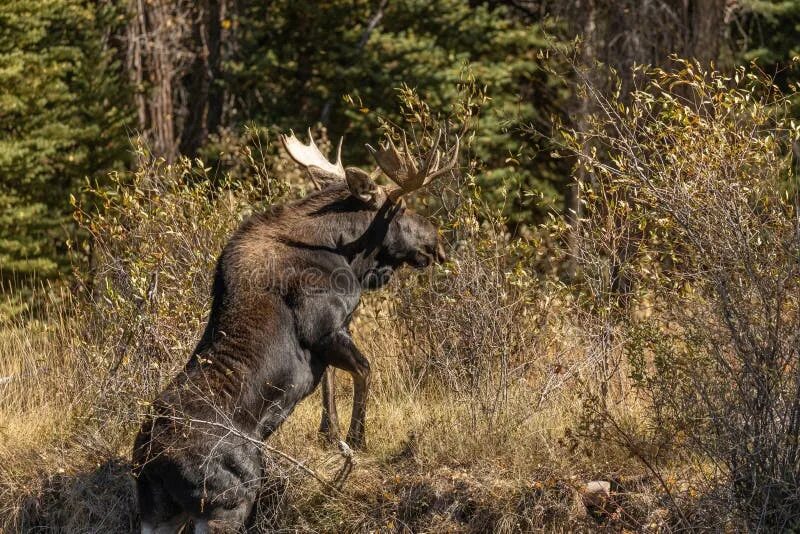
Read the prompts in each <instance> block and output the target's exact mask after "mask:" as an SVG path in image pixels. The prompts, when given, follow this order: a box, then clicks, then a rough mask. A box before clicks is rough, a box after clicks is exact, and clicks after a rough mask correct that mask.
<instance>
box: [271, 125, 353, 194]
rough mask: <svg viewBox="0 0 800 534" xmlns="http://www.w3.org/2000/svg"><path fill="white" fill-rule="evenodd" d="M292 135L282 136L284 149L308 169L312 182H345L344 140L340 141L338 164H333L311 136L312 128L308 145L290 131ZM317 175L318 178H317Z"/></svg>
mask: <svg viewBox="0 0 800 534" xmlns="http://www.w3.org/2000/svg"><path fill="white" fill-rule="evenodd" d="M289 134H290V135H281V136H280V139H281V142H282V143H283V147H284V148H285V149H286V152H288V153H289V156H291V158H292V159H293V160H295V161H296V162H297V163H299V164H300V165H302V166H303V167H305V168H306V171H308V173H309V175H311V179H312V181H314V182H316V179H315V178H320V179H321V180H323V181H325V180H336V179H341V180H344V178H345V173H344V167H343V166H342V140H343V139H342V138H340V139H339V146H338V148H337V152H336V163H333V162H331V161H329V160H328V158H326V157H325V156H324V155H323V154H322V152H320V150H319V147H318V146H317V143H316V141H314V137H313V136H312V135H311V128H309V129H308V144H305V143H303V142H301V141H300V140H299V139H297V136H296V135H295V134H294V131H292V130H289ZM315 175H316V176H315Z"/></svg>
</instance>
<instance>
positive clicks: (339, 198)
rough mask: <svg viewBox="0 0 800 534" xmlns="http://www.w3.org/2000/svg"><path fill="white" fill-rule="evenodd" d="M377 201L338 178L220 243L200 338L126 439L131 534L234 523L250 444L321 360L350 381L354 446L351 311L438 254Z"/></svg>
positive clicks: (425, 234) (280, 415) (245, 494)
mask: <svg viewBox="0 0 800 534" xmlns="http://www.w3.org/2000/svg"><path fill="white" fill-rule="evenodd" d="M352 187H353V185H352V184H351V185H350V188H352ZM378 193H380V194H377V195H375V196H374V198H373V200H374V202H365V201H364V200H362V199H359V198H356V197H355V196H354V195H353V194H351V190H350V189H349V188H348V186H347V185H345V184H344V183H342V182H337V183H335V184H333V185H331V186H329V187H328V188H326V189H324V190H322V191H320V192H317V193H314V194H312V195H310V196H308V197H306V198H305V199H303V200H300V201H298V202H295V203H292V204H289V205H286V206H279V207H276V208H274V209H272V210H271V211H270V212H269V213H265V214H260V215H254V216H252V217H251V218H249V219H248V220H247V221H245V222H244V223H243V224H242V225H241V227H240V228H239V229H238V230H237V231H236V232H235V233H234V235H233V236H232V237H231V239H230V241H229V242H228V244H227V245H226V246H225V248H224V250H223V252H222V254H221V255H220V258H219V260H218V262H217V268H216V274H215V279H214V287H213V303H212V309H211V314H210V316H209V320H208V325H207V327H206V330H205V332H204V334H203V336H202V339H201V340H200V342H199V343H198V345H197V347H196V349H195V351H194V353H193V354H192V355H191V357H190V359H189V361H188V363H187V364H186V366H185V368H184V370H183V371H182V372H181V373H180V374H179V375H178V376H177V377H176V378H175V379H174V380H173V381H172V382H171V383H170V384H169V385H168V386H167V387H166V389H165V390H164V391H163V392H162V393H161V394H160V395H159V396H158V398H157V399H156V400H155V401H154V403H153V408H152V411H151V414H150V415H149V416H148V417H147V418H146V420H145V421H144V423H143V425H142V427H141V430H140V432H139V434H138V436H137V437H136V441H135V444H134V451H133V460H134V473H135V475H136V478H137V487H138V494H139V504H140V511H141V517H142V528H143V531H148V532H150V531H157V532H173V531H175V530H176V529H177V528H179V527H180V525H181V524H183V523H184V522H185V521H186V520H187V519H191V520H193V521H194V523H195V525H196V529H197V531H205V530H208V529H210V530H213V531H227V530H237V529H240V528H242V527H243V525H245V524H246V523H247V521H248V517H249V516H250V515H251V513H252V511H253V503H254V501H255V498H256V494H257V492H258V488H259V481H260V479H261V477H262V474H263V465H262V460H261V447H260V444H261V442H262V441H263V440H265V439H266V438H267V437H268V436H269V435H270V434H271V433H272V432H274V431H275V429H276V428H277V427H278V426H279V425H280V424H281V423H282V422H283V421H284V420H285V419H286V417H288V415H289V414H290V413H291V412H292V410H293V409H294V407H295V406H296V404H297V403H298V402H299V401H300V400H302V399H303V398H304V397H306V396H307V395H308V394H309V393H311V392H312V391H313V390H314V388H315V387H316V386H317V384H318V383H319V382H320V380H321V378H322V377H323V374H324V373H325V371H326V369H327V368H328V366H333V367H336V368H340V369H343V370H346V371H348V372H349V373H351V374H352V376H353V378H354V390H355V394H354V397H355V400H354V416H353V419H354V421H357V420H360V421H361V422H360V423H355V427H353V426H351V431H350V434H349V439H350V440H351V441H352V442H353V443H354V444H355V445H356V446H358V445H361V444H363V411H364V409H365V403H366V393H367V387H368V378H369V362H368V361H367V359H366V358H365V357H364V356H363V355H362V354H361V352H360V351H359V350H358V348H357V347H356V346H355V344H354V343H353V341H352V339H351V338H350V335H349V331H348V325H349V322H350V317H351V314H352V313H353V311H354V310H355V308H356V307H357V305H358V303H359V300H360V296H361V292H362V291H363V290H365V289H372V288H376V287H380V286H381V285H383V284H385V283H386V282H387V281H388V280H389V277H390V275H391V273H392V272H393V270H394V269H395V268H397V267H399V266H401V265H402V264H411V265H413V266H415V267H418V268H421V267H425V266H427V265H429V264H430V263H431V261H432V260H435V259H441V257H442V251H441V247H440V245H439V243H438V239H437V232H436V229H435V228H434V226H433V225H431V224H430V223H429V222H428V221H426V220H425V219H424V218H422V217H420V216H419V215H416V214H414V213H412V212H411V211H410V210H406V209H405V208H404V206H403V205H402V203H395V202H393V201H391V200H387V195H386V194H385V193H383V192H382V191H378ZM334 413H335V412H334ZM323 426H324V425H323Z"/></svg>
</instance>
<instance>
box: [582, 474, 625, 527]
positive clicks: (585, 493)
mask: <svg viewBox="0 0 800 534" xmlns="http://www.w3.org/2000/svg"><path fill="white" fill-rule="evenodd" d="M578 493H579V494H580V499H581V502H582V503H583V506H584V507H585V508H586V512H587V513H588V514H589V515H591V516H592V517H594V518H595V519H602V518H606V517H609V516H611V515H612V514H614V513H615V512H616V511H617V505H616V504H615V503H614V502H613V499H612V497H611V482H608V481H605V480H593V481H591V482H587V483H586V484H585V485H584V486H583V487H582V488H581V489H580V490H579V491H578Z"/></svg>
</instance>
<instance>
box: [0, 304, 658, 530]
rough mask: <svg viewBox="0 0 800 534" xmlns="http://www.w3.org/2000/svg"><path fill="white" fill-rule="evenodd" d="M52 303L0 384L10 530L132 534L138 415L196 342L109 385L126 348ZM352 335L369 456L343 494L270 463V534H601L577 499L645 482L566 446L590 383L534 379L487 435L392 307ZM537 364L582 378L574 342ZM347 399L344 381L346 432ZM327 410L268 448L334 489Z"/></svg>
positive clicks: (514, 395) (124, 372) (652, 503)
mask: <svg viewBox="0 0 800 534" xmlns="http://www.w3.org/2000/svg"><path fill="white" fill-rule="evenodd" d="M53 301H54V302H56V304H54V309H53V310H51V313H50V314H49V317H51V320H50V321H48V322H35V321H34V322H28V323H25V324H18V325H16V326H10V327H7V328H6V329H4V330H3V334H2V336H0V350H2V358H0V365H1V366H2V367H0V374H2V375H3V376H13V377H14V379H13V381H11V382H9V383H7V384H5V385H2V386H0V388H2V389H0V395H2V397H1V399H2V404H0V421H2V423H1V424H0V425H1V426H0V432H2V437H3V439H2V442H0V517H2V518H3V519H2V520H0V529H2V531H4V532H16V531H33V530H37V531H63V532H127V531H135V530H136V528H137V518H136V511H135V510H136V509H135V498H134V494H133V483H132V479H131V478H130V476H129V474H128V469H129V464H128V458H129V454H130V445H131V442H132V437H133V434H134V432H135V431H136V429H137V421H138V419H139V416H140V415H141V413H142V410H143V406H142V405H141V400H143V399H148V398H152V396H153V395H154V394H155V393H156V391H157V389H158V388H159V387H160V384H163V383H164V382H165V381H166V380H167V379H168V378H169V377H170V376H171V375H172V374H173V373H174V372H175V371H176V370H177V369H178V368H179V367H180V366H181V365H182V364H183V362H184V360H185V358H186V357H187V354H188V350H190V349H189V347H190V346H191V343H192V340H193V338H194V337H196V335H197V334H198V333H197V332H186V333H185V334H184V336H182V338H181V339H176V340H174V342H175V344H176V345H177V346H182V348H183V350H182V351H176V352H175V353H174V354H173V356H171V357H170V358H169V359H167V360H165V361H164V360H162V361H159V362H152V361H150V362H148V361H141V360H139V361H134V360H130V359H128V360H126V362H125V363H124V364H123V365H121V366H120V368H119V369H118V370H117V371H116V373H115V374H113V376H112V375H111V374H110V373H109V362H110V361H112V360H113V355H114V351H113V350H112V349H113V346H114V344H113V343H112V342H111V340H107V339H103V332H102V331H92V329H93V328H97V326H98V325H103V324H105V320H106V319H103V318H98V317H95V316H93V315H92V314H86V315H81V314H78V315H77V316H76V315H75V313H74V311H73V313H72V314H71V315H70V314H67V313H65V310H67V309H69V308H70V307H72V306H74V307H79V304H78V303H76V302H74V301H73V300H72V299H71V298H70V297H68V296H62V298H61V299H53ZM388 304H391V301H389V302H388ZM200 317H201V314H200V313H198V319H199V318H200ZM92 322H94V324H92ZM192 323H194V321H192ZM558 328H562V327H561V326H559V327H558ZM354 330H355V332H356V335H357V337H358V338H359V342H360V344H361V345H362V346H363V347H364V351H365V353H366V354H368V355H371V359H372V362H373V368H374V369H375V373H376V376H375V381H374V387H373V390H372V396H371V399H370V404H369V411H368V427H367V428H368V436H367V437H368V444H369V451H368V452H366V453H363V454H357V455H356V457H355V465H354V468H353V470H352V472H351V473H350V476H349V478H347V480H346V481H345V483H344V485H343V488H342V492H341V493H340V494H337V493H330V492H329V491H327V490H326V489H325V488H324V487H323V486H322V485H321V484H320V483H319V482H317V481H316V480H315V479H314V478H312V477H310V476H308V475H306V474H305V473H304V472H302V471H301V470H299V469H297V468H296V467H295V466H293V465H292V464H291V463H287V462H285V461H282V460H281V459H280V458H277V457H272V458H271V459H272V460H274V462H275V463H274V469H273V470H272V471H273V474H274V479H273V478H270V479H269V480H267V481H265V487H268V488H271V490H270V491H267V492H265V493H266V496H265V498H264V501H263V502H262V513H261V516H260V521H261V523H260V524H261V526H262V528H263V529H264V530H283V531H300V532H335V531H368V530H374V529H382V530H384V531H386V530H388V531H408V530H413V531H472V532H480V531H488V530H492V531H498V532H517V531H528V530H535V529H546V530H561V531H573V530H575V529H590V528H592V527H593V526H595V525H596V524H595V522H594V520H592V519H589V518H586V517H584V515H585V514H584V513H583V508H582V506H581V505H579V504H578V503H577V501H576V489H577V488H578V487H579V486H580V484H581V483H582V482H584V481H586V480H588V479H594V478H597V477H612V478H614V479H615V480H624V479H626V477H627V478H630V476H631V475H635V474H636V473H637V472H638V471H637V470H638V468H637V467H636V466H635V463H634V462H633V461H631V460H630V459H629V458H625V457H623V455H621V453H620V450H619V449H615V448H614V447H607V448H603V447H602V446H598V447H596V448H595V449H594V450H593V453H592V455H591V457H589V456H587V455H586V454H585V451H584V450H582V449H579V448H576V447H575V446H574V444H572V443H570V442H569V440H565V439H564V436H565V435H568V434H569V431H568V430H567V429H569V428H574V427H575V425H576V424H577V419H576V418H577V416H578V414H579V412H580V410H579V407H580V399H579V398H578V396H577V393H578V390H579V386H578V382H577V381H575V380H572V379H569V378H568V379H567V380H565V381H564V385H563V386H562V387H560V388H553V387H552V385H548V383H549V382H548V381H550V382H552V378H553V376H548V375H547V374H546V373H545V374H537V373H528V374H527V376H526V377H525V378H524V379H522V380H519V381H516V382H515V383H514V384H513V385H512V387H510V388H509V391H508V400H507V403H508V410H507V413H509V414H519V413H526V414H527V417H525V418H524V419H523V420H514V419H513V418H507V419H503V418H500V419H497V418H495V419H493V420H488V419H485V420H480V419H479V420H478V421H477V423H476V422H474V421H473V419H472V416H473V415H474V414H473V408H474V407H471V406H469V405H468V402H469V396H465V395H464V394H463V392H462V393H459V392H457V391H455V390H453V389H450V388H448V387H446V386H445V385H444V384H443V383H442V382H437V381H435V380H425V379H424V380H420V379H419V373H418V369H419V367H420V364H421V363H422V362H421V361H420V360H419V358H420V355H419V354H409V353H408V350H407V347H408V343H407V340H406V339H404V335H405V334H404V332H403V330H402V324H400V321H399V320H396V319H394V320H393V319H390V318H388V317H387V300H386V298H380V299H378V298H376V299H372V300H371V301H368V302H367V304H366V305H365V306H364V309H363V310H362V311H361V313H360V315H359V316H358V318H357V320H356V322H355V325H354ZM562 333H563V332H562ZM548 335H552V336H556V332H551V333H549V334H548ZM556 337H557V336H556ZM562 339H563V340H569V339H571V338H570V337H568V336H563V338H562ZM565 354H572V355H574V361H569V360H568V359H565ZM535 356H536V358H535V359H536V361H537V365H538V366H539V367H540V368H542V369H546V368H548V367H551V368H555V367H554V365H555V363H556V361H557V362H558V364H559V365H565V364H566V365H567V366H568V367H570V366H572V365H573V364H576V365H577V364H578V363H579V360H581V359H582V358H583V356H582V351H581V350H580V349H579V347H574V346H569V344H568V343H564V342H560V343H554V344H552V345H551V351H550V352H549V353H547V354H537V355H535ZM349 389H350V386H349V380H348V379H347V377H346V376H340V377H339V403H340V406H341V410H342V412H343V416H345V417H344V419H345V421H343V423H344V424H346V423H347V421H346V413H347V411H348V410H347V409H346V407H347V405H348V403H349V400H350V399H349ZM545 390H548V391H549V393H548V394H547V395H545V398H544V400H543V395H542V392H543V391H545ZM319 406H320V401H319V398H318V393H315V394H314V395H312V396H311V397H309V398H308V399H306V400H305V401H304V402H302V403H301V404H300V405H299V406H298V408H297V409H296V410H295V412H294V413H293V414H292V416H291V417H290V418H289V420H288V421H287V422H286V424H285V425H284V426H283V427H282V428H281V429H280V430H279V431H278V432H277V433H276V434H275V435H274V436H273V437H272V438H271V439H270V442H269V444H270V445H271V446H272V447H275V448H277V449H279V450H281V451H282V452H284V453H287V454H289V455H291V456H293V457H294V458H297V459H299V460H301V461H303V462H304V464H305V465H307V466H308V467H310V468H311V469H313V470H315V471H316V472H317V473H318V474H319V475H320V476H322V477H326V478H328V479H332V478H333V477H334V476H335V474H336V472H337V471H338V470H339V468H340V467H341V465H342V462H343V460H342V458H341V457H340V456H339V454H338V453H337V452H336V451H333V450H331V449H329V448H327V447H326V446H324V445H323V444H322V443H321V442H320V441H319V439H318V437H317V433H316V429H317V425H318V418H319ZM533 406H535V409H532V407H533ZM271 477H272V475H271ZM629 493H630V495H631V496H633V495H634V493H635V492H629ZM631 498H632V497H631ZM639 501H640V502H635V503H634V504H631V505H629V506H628V507H627V508H626V510H625V514H624V515H622V516H621V517H619V518H617V519H614V520H613V521H615V522H616V523H615V524H618V525H623V524H632V523H633V522H634V521H636V522H637V523H639V522H642V521H644V520H645V519H646V518H647V516H648V514H650V513H652V512H653V511H654V510H658V508H659V502H658V498H657V497H654V496H651V497H650V498H649V501H648V499H644V500H642V499H639ZM632 502H633V501H632Z"/></svg>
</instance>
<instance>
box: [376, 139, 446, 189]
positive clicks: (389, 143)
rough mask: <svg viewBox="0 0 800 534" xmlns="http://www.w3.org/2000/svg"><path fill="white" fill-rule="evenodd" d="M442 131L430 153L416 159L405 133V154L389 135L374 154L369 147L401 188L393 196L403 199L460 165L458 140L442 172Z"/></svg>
mask: <svg viewBox="0 0 800 534" xmlns="http://www.w3.org/2000/svg"><path fill="white" fill-rule="evenodd" d="M442 136H443V130H442V129H441V128H440V129H439V131H438V132H437V135H436V140H435V141H434V143H433V146H432V147H431V149H430V150H429V151H428V152H427V153H426V154H424V155H423V156H421V157H419V159H418V158H417V157H414V156H413V155H412V152H411V149H410V148H409V147H408V138H407V136H406V134H405V132H403V133H402V136H401V137H402V140H403V153H402V154H401V153H400V151H399V150H397V146H395V144H394V141H393V140H392V138H391V136H390V135H388V134H387V136H386V140H385V141H384V142H382V143H381V144H380V145H379V149H378V150H375V149H374V148H373V147H372V146H371V145H367V150H368V151H369V153H370V154H371V155H372V157H373V158H374V159H375V162H376V163H377V164H378V166H379V167H380V169H381V170H382V171H383V173H384V174H385V175H386V176H388V177H389V179H390V180H392V181H393V182H394V183H396V184H397V185H398V186H399V189H398V190H395V191H394V192H392V194H391V196H392V197H394V198H395V199H396V198H399V197H400V196H402V195H405V194H407V193H411V192H412V191H415V190H417V189H419V188H421V187H423V186H425V185H427V184H429V183H430V182H431V181H432V180H433V179H434V178H436V177H437V176H440V175H441V174H444V173H445V172H447V171H450V170H452V169H453V167H455V165H456V163H457V161H458V147H459V139H458V136H456V142H455V145H454V147H453V149H452V150H451V151H450V153H449V154H448V156H447V157H448V159H449V161H448V163H447V165H445V167H444V168H441V169H440V168H439V164H440V162H441V159H442V155H443V153H442V151H441V150H439V146H440V144H441V141H442Z"/></svg>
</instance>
